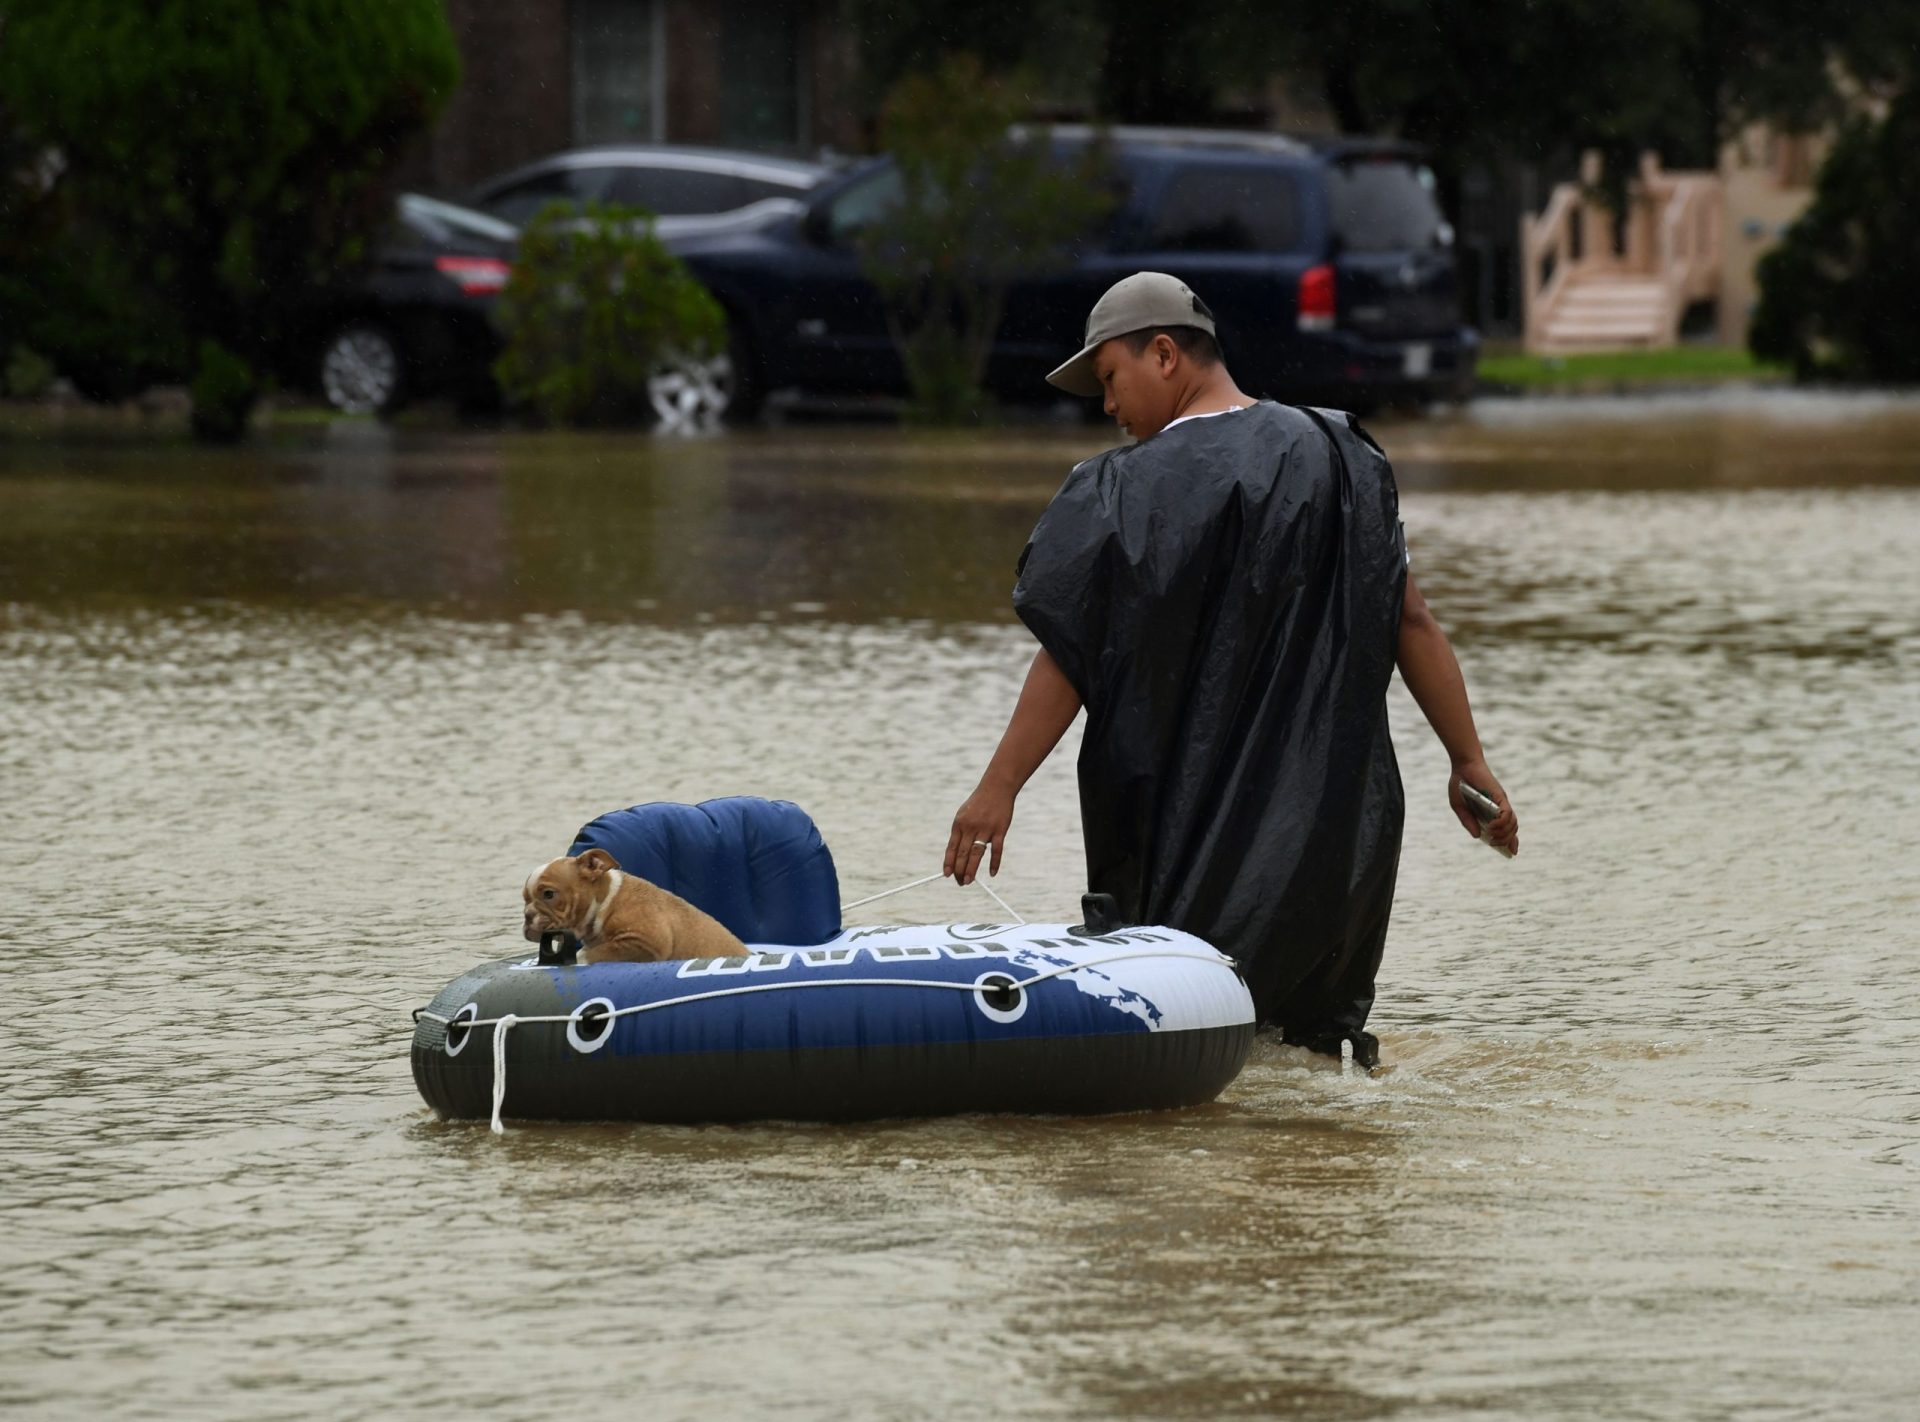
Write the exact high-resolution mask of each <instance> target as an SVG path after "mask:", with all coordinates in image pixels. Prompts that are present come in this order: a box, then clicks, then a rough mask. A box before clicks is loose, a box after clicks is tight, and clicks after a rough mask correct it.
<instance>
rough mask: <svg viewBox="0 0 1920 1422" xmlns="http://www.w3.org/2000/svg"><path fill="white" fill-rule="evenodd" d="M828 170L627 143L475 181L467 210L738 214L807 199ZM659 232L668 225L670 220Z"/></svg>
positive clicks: (514, 214) (510, 214)
mask: <svg viewBox="0 0 1920 1422" xmlns="http://www.w3.org/2000/svg"><path fill="white" fill-rule="evenodd" d="M829 171H830V170H829V169H828V168H826V167H824V166H822V165H821V164H819V163H805V162H801V161H799V160H797V159H792V158H774V157H769V156H768V155H766V154H762V153H746V152H740V151H737V150H734V149H730V148H695V147H680V146H671V145H665V144H652V145H648V144H627V145H621V146H607V147H597V148H574V149H569V150H568V151H566V152H564V153H555V154H553V155H551V156H550V157H546V158H542V159H541V160H540V161H539V162H537V163H529V164H528V165H527V166H525V167H523V168H515V169H514V170H513V171H511V172H508V173H502V174H500V175H499V176H498V177H495V178H490V179H488V180H487V181H486V182H484V183H482V184H480V186H479V187H477V188H475V189H474V190H473V192H472V193H470V194H469V195H468V197H467V203H468V205H469V206H471V207H475V208H478V209H480V210H481V211H483V212H486V213H488V214H490V215H491V216H494V217H497V218H499V219H500V220H501V221H503V222H511V223H515V224H517V225H520V226H525V225H526V223H528V222H529V221H531V220H532V218H533V215H534V214H535V213H536V212H538V211H540V209H541V208H543V207H546V206H547V205H548V204H549V203H554V202H564V203H571V204H573V205H575V206H584V205H585V204H586V203H589V202H604V203H617V204H620V205H622V206H626V207H641V208H645V209H646V210H647V211H648V212H650V213H652V214H654V216H656V217H660V218H665V219H673V218H680V217H705V216H711V215H714V214H716V213H732V212H738V211H740V210H741V209H743V208H750V207H753V206H755V205H757V204H760V203H765V202H767V201H769V200H770V199H785V200H787V201H788V202H796V201H798V200H800V199H803V198H805V197H806V195H807V193H808V192H809V191H810V190H811V189H812V188H814V187H815V186H816V185H817V184H818V183H819V182H820V180H821V179H822V178H824V177H826V176H827V174H828V173H829ZM663 230H667V231H670V230H671V222H669V223H668V224H667V225H666V226H665V227H664V228H663Z"/></svg>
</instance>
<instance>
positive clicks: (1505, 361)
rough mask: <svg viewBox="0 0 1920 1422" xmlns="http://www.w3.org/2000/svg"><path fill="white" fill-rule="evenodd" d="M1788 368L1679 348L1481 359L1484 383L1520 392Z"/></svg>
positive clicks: (1698, 379)
mask: <svg viewBox="0 0 1920 1422" xmlns="http://www.w3.org/2000/svg"><path fill="white" fill-rule="evenodd" d="M1786 374H1787V370H1786V367H1785V366H1779V365H1769V364H1766V363H1764V362H1762V361H1758V360H1755V359H1754V358H1753V353H1752V352H1751V351H1748V350H1746V349H1745V348H1744V347H1740V346H1675V347H1673V348H1672V349H1671V350H1663V351H1602V352H1596V353H1594V354H1592V355H1565V356H1536V355H1522V354H1519V353H1518V352H1514V351H1503V352H1500V353H1498V354H1487V355H1483V356H1481V357H1480V379H1481V381H1482V382H1484V383H1486V384H1489V385H1508V386H1515V387H1520V388H1533V387H1537V386H1554V385H1587V384H1625V385H1701V384H1711V383H1713V382H1716V381H1722V380H1765V379H1778V378H1781V377H1784V376H1785V375H1786Z"/></svg>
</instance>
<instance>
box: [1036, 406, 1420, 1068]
mask: <svg viewBox="0 0 1920 1422" xmlns="http://www.w3.org/2000/svg"><path fill="white" fill-rule="evenodd" d="M1405 586H1406V541H1405V535H1404V533H1403V531H1402V529H1401V526H1400V517H1399V499H1398V494H1397V492H1396V490H1395V488H1394V482H1393V471H1392V469H1391V468H1390V467H1389V465H1388V464H1387V460H1386V457H1385V456H1384V455H1383V454H1382V453H1381V451H1380V448H1379V446H1378V445H1376V444H1375V443H1374V442H1373V441H1372V440H1371V439H1370V438H1369V437H1368V436H1367V435H1366V433H1365V432H1364V431H1362V430H1361V429H1360V428H1359V427H1358V426H1357V425H1356V424H1354V423H1353V421H1352V418H1351V417H1350V416H1348V415H1345V414H1341V413H1339V412H1336V411H1331V410H1303V409H1296V408H1293V407H1291V406H1286V405H1276V404H1272V403H1269V402H1264V401H1263V402H1261V403H1259V404H1257V405H1254V406H1251V407H1249V408H1247V409H1245V410H1241V411H1239V412H1237V413H1229V414H1225V415H1219V416H1213V417H1208V418H1203V419H1195V420H1188V421H1185V422H1183V423H1181V424H1178V425H1176V426H1174V427H1172V428H1170V429H1167V430H1164V431H1162V432H1161V433H1160V434H1158V435H1156V436H1154V437H1153V438H1151V439H1147V440H1144V441H1142V442H1141V443H1139V444H1137V445H1135V446H1133V447H1131V448H1127V449H1116V450H1110V451H1109V452H1107V453H1106V454H1102V455H1099V456H1097V457H1095V458H1093V459H1090V460H1088V461H1086V462H1085V463H1084V464H1081V465H1080V466H1078V467H1077V468H1076V469H1074V471H1073V472H1072V473H1071V474H1070V475H1068V476H1067V481H1066V483H1065V484H1064V485H1062V486H1061V489H1060V492H1059V493H1058V494H1056V495H1055V496H1054V499H1053V502H1052V503H1051V504H1049V505H1048V506H1047V511H1046V513H1045V514H1043V515H1042V516H1041V519H1040V522H1039V525H1038V526H1037V527H1036V528H1035V529H1034V531H1033V537H1032V538H1031V540H1030V541H1029V542H1028V544H1027V547H1026V551H1025V552H1023V553H1022V554H1021V555H1020V568H1019V581H1018V584H1017V586H1016V587H1015V588H1014V593H1013V605H1014V610H1015V611H1016V612H1018V613H1019V615H1020V618H1021V620H1022V621H1024V622H1025V623H1026V624H1027V626H1028V627H1029V628H1031V629H1032V631H1033V634H1034V635H1035V636H1036V637H1038V638H1039V639H1040V643H1041V645H1042V646H1044V647H1045V648H1046V649H1047V651H1048V653H1049V654H1051V655H1052V657H1053V660H1054V661H1055V662H1057V663H1058V664H1059V666H1060V669H1061V671H1062V672H1064V673H1065V674H1066V677H1067V679H1068V680H1069V681H1070V682H1072V683H1073V686H1074V689H1075V690H1076V691H1078V692H1079V694H1080V700H1081V702H1082V703H1083V704H1084V705H1085V707H1086V710H1087V725H1086V736H1085V741H1084V743H1083V745H1082V748H1081V752H1080V809H1081V815H1082V818H1083V820H1084V822H1085V832H1086V841H1087V881H1088V887H1089V889H1091V890H1092V891H1093V892H1095V893H1106V894H1111V895H1113V897H1114V899H1115V900H1116V901H1117V903H1118V905H1119V909H1120V912H1121V914H1122V915H1123V917H1124V919H1125V921H1127V922H1131V923H1164V924H1167V925H1170V926H1172V927H1176V928H1181V929H1184V930H1186V931H1187V932H1190V933H1194V934H1198V935H1199V936H1201V937H1203V938H1205V939H1207V940H1208V941H1209V942H1211V943H1213V944H1214V945H1216V946H1217V947H1219V948H1220V949H1221V950H1222V951H1224V952H1226V953H1229V954H1231V955H1232V956H1233V957H1235V958H1236V959H1238V960H1239V961H1240V963H1241V964H1242V967H1243V969H1244V971H1245V972H1246V976H1247V982H1248V986H1249V987H1250V988H1251V989H1252V992H1253V1000H1254V1005H1255V1007H1256V1008H1257V1010H1258V1012H1259V1014H1260V1019H1261V1021H1262V1022H1264V1023H1270V1024H1274V1025H1279V1026H1282V1027H1285V1028H1287V1029H1289V1035H1290V1036H1293V1035H1295V1034H1296V1033H1297V1034H1299V1036H1300V1038H1301V1039H1307V1038H1311V1037H1314V1036H1316V1035H1318V1036H1329V1035H1344V1034H1346V1033H1349V1032H1358V1031H1359V1029H1360V1028H1361V1027H1362V1026H1363V1025H1364V1024H1365V1022H1366V1018H1367V1013H1368V1011H1369V1009H1370V1008H1371V1007H1372V1005H1373V978H1374V973H1375V972H1376V970H1377V969H1378V967H1379V964H1380V954H1381V950H1382V948H1383V946H1384V944H1385V941H1386V931H1387V918H1388V914H1389V912H1390V910H1391V908H1392V905H1393V885H1394V874H1395V871H1396V869H1397V867H1398V864H1399V857H1400V829H1401V823H1402V820H1403V819H1404V811H1405V801H1404V799H1403V797H1402V793H1401V788H1400V771H1399V767H1398V765H1397V764H1396V762H1395V760H1394V755H1393V743H1392V741H1391V739H1390V738H1389V737H1388V733H1387V707H1386V690H1387V683H1388V680H1389V678H1390V677H1391V676H1392V674H1393V668H1394V654H1395V646H1396V643H1397V640H1398V636H1399V627H1400V607H1401V598H1402V595H1403V593H1404V591H1405Z"/></svg>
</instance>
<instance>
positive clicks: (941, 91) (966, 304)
mask: <svg viewBox="0 0 1920 1422" xmlns="http://www.w3.org/2000/svg"><path fill="white" fill-rule="evenodd" d="M1022 107H1023V105H1022V103H1021V100H1020V98H1019V96H1018V94H1017V93H1016V92H1015V90H1014V89H1013V87H1012V86H1010V85H1008V84H1006V83H1003V82H1001V81H998V80H995V79H991V78H989V77H988V76H987V75H986V74H984V73H983V72H982V70H981V68H980V64H979V61H978V60H976V59H974V57H973V56H971V55H966V54H962V55H957V56H955V57H953V58H950V59H948V60H947V61H945V62H944V63H943V64H942V65H941V66H940V67H939V68H938V69H936V70H934V71H933V72H931V73H927V74H917V75H910V76H908V77H907V78H905V79H903V80H901V81H900V82H899V83H898V84H896V85H895V86H894V88H893V90H892V92H891V93H890V94H889V96H888V99H887V105H886V112H885V116H884V123H883V139H884V142H885V145H886V148H887V151H888V152H889V153H891V154H892V155H893V159H894V162H895V163H896V165H897V166H898V169H899V174H900V198H899V201H898V202H897V203H896V204H895V205H894V206H893V207H892V208H891V209H890V210H888V211H886V212H885V213H883V214H882V215H881V216H880V217H879V218H878V219H877V220H875V221H874V222H873V223H872V224H870V225H869V226H868V227H867V228H866V229H865V230H864V231H863V232H862V233H860V234H859V237H858V240H859V243H860V252H861V263H862V266H863V267H864V269H865V271H866V273H867V275H868V277H869V278H870V279H871V280H872V281H873V283H874V285H875V286H876V287H878V288H879V290H880V295H881V298H882V301H883V303H884V305H885V308H886V313H887V328H888V331H889V333H890V334H891V335H892V337H893V342H894V346H895V348H896V349H897V350H898V351H899V353H900V359H901V362H902V363H903V364H904V366H905V367H906V373H907V382H908V385H909V386H910V388H911V390H912V392H913V409H912V413H913V415H914V416H915V417H916V418H919V419H921V420H925V421H928V422H932V423H938V424H967V423H977V422H978V421H979V420H980V419H981V418H982V417H983V416H984V414H985V413H986V410H987V408H988V402H987V399H986V396H985V395H984V393H983V392H982V390H981V381H982V379H983V378H984V377H985V375H986V369H987V359H988V357H989V356H990V355H991V354H992V350H993V338H994V335H995V333H996V331H997V330H998V329H999V326H1000V317H1001V313H1002V312H1003V310H1004V309H1005V306H1006V297H1007V291H1008V289H1009V288H1010V287H1011V286H1012V284H1013V282H1014V280H1015V279H1016V278H1017V277H1022V276H1031V275H1035V274H1037V273H1040V272H1044V271H1047V270H1049V269H1054V268H1058V267H1061V266H1064V265H1066V263H1067V262H1068V261H1069V260H1070V258H1071V255H1072V251H1071V244H1072V242H1073V241H1074V240H1075V239H1076V238H1081V237H1084V236H1086V235H1087V234H1089V233H1090V232H1091V231H1092V230H1093V228H1094V226H1095V224H1096V223H1098V222H1099V220H1100V219H1101V218H1103V217H1104V216H1105V215H1106V214H1107V213H1109V212H1110V211H1111V210H1112V207H1113V204H1114V199H1115V189H1114V186H1113V183H1112V179H1111V177H1110V169H1109V166H1108V154H1107V150H1106V148H1105V146H1104V145H1103V144H1100V143H1095V144H1091V145H1089V146H1088V148H1087V151H1086V153H1085V154H1084V156H1083V157H1082V159H1081V160H1080V161H1078V162H1066V161H1063V160H1062V159H1060V158H1059V157H1057V156H1056V155H1055V154H1054V152H1053V150H1052V146H1051V144H1050V143H1049V142H1048V139H1047V135H1046V132H1045V131H1044V130H1029V131H1027V132H1025V133H1024V134H1022V133H1017V132H1010V130H1011V129H1012V128H1013V125H1014V124H1015V123H1016V121H1017V120H1018V119H1019V118H1020V116H1021V112H1022Z"/></svg>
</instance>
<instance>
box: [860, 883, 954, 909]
mask: <svg viewBox="0 0 1920 1422" xmlns="http://www.w3.org/2000/svg"><path fill="white" fill-rule="evenodd" d="M946 877H947V876H946V875H945V874H929V875H927V877H926V878H924V879H915V880H914V881H913V882H912V883H911V884H902V885H901V886H900V887H899V888H897V889H882V890H881V891H880V892H879V893H877V894H868V895H867V896H866V897H865V898H864V899H855V900H854V901H853V902H852V903H850V904H841V905H840V912H841V913H845V912H846V911H847V910H848V909H857V908H859V907H860V906H861V905H862V904H871V903H878V902H879V901H880V900H881V899H890V898H892V897H893V896H894V895H895V894H904V893H905V892H906V891H907V890H908V889H917V888H919V887H920V886H921V885H922V884H931V883H932V882H933V881H934V880H935V879H944V878H946Z"/></svg>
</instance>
